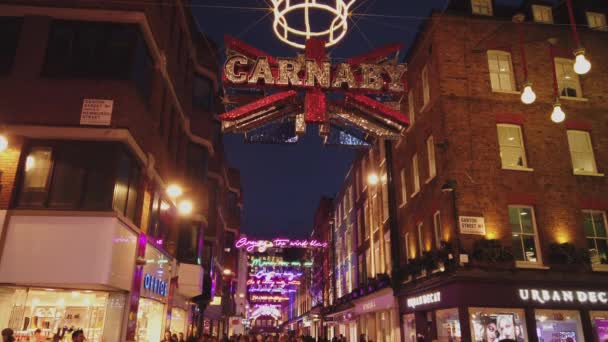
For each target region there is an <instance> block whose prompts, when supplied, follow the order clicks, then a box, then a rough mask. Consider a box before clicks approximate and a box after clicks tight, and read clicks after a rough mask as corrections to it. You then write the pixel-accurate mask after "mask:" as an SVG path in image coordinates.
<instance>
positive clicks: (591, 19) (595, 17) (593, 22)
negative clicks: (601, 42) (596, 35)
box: [587, 12, 608, 31]
mask: <svg viewBox="0 0 608 342" xmlns="http://www.w3.org/2000/svg"><path fill="white" fill-rule="evenodd" d="M587 22H588V23H589V27H590V28H592V29H594V30H600V31H608V26H607V25H606V15H605V14H604V13H597V12H587Z"/></svg>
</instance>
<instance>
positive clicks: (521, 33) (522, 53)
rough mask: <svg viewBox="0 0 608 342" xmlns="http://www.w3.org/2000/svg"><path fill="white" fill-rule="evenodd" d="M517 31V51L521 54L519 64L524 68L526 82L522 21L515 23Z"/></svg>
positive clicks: (526, 72)
mask: <svg viewBox="0 0 608 342" xmlns="http://www.w3.org/2000/svg"><path fill="white" fill-rule="evenodd" d="M517 33H518V34H519V53H520V54H521V65H522V68H523V69H524V82H528V62H527V60H526V49H525V48H524V29H523V26H522V23H521V22H519V23H517Z"/></svg>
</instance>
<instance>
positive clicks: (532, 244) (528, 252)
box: [509, 205, 541, 263]
mask: <svg viewBox="0 0 608 342" xmlns="http://www.w3.org/2000/svg"><path fill="white" fill-rule="evenodd" d="M509 225H510V226H511V234H512V248H513V256H514V257H515V260H516V261H518V262H524V263H540V262H541V259H540V254H539V251H540V248H539V242H538V234H537V231H536V219H535V218H534V208H532V207H530V206H517V205H510V206H509Z"/></svg>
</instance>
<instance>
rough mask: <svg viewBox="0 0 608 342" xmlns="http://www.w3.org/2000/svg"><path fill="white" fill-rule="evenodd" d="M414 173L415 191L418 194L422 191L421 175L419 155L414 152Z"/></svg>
mask: <svg viewBox="0 0 608 342" xmlns="http://www.w3.org/2000/svg"><path fill="white" fill-rule="evenodd" d="M412 174H413V175H414V193H413V194H412V196H414V195H416V194H417V193H418V191H420V176H419V174H418V155H417V154H414V156H413V157H412Z"/></svg>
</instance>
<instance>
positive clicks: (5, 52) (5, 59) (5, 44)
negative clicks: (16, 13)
mask: <svg viewBox="0 0 608 342" xmlns="http://www.w3.org/2000/svg"><path fill="white" fill-rule="evenodd" d="M22 24H23V18H18V17H0V41H1V42H2V46H0V75H8V74H9V73H10V71H11V69H12V68H13V62H14V61H15V54H16V53H17V45H18V44H19V37H20V36H21V25H22Z"/></svg>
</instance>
